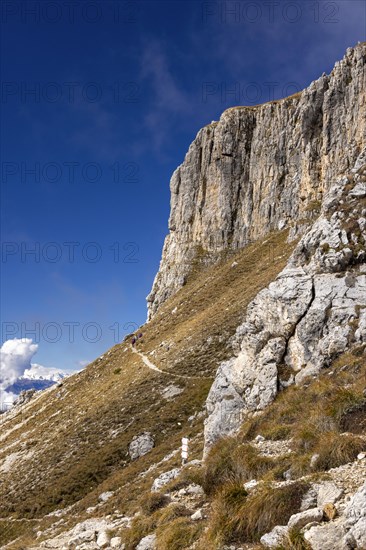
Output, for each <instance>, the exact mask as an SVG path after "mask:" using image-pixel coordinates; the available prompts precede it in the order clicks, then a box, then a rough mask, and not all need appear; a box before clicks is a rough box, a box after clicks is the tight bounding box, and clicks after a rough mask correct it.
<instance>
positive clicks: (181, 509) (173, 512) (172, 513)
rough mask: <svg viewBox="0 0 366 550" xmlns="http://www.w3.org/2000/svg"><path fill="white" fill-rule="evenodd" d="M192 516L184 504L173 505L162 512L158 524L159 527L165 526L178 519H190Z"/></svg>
mask: <svg viewBox="0 0 366 550" xmlns="http://www.w3.org/2000/svg"><path fill="white" fill-rule="evenodd" d="M191 514H192V512H191V511H190V510H188V508H186V507H185V506H183V505H182V504H176V503H173V504H170V505H169V506H167V507H166V508H165V509H164V510H162V512H161V513H160V515H159V519H158V522H157V523H158V525H165V524H166V523H170V522H171V521H173V520H175V519H177V518H182V517H188V516H190V515H191Z"/></svg>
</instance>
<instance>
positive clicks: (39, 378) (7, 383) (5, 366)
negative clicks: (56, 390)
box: [0, 338, 66, 410]
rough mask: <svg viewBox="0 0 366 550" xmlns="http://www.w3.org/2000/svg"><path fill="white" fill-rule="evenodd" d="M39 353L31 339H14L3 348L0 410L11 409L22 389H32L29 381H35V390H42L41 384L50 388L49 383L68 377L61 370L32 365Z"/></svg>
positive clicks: (1, 353)
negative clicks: (33, 358) (33, 359)
mask: <svg viewBox="0 0 366 550" xmlns="http://www.w3.org/2000/svg"><path fill="white" fill-rule="evenodd" d="M37 351H38V344H34V343H33V340H31V339H30V338H22V339H19V338H14V339H13V340H7V341H6V342H4V344H3V345H2V346H1V348H0V359H1V363H0V410H6V409H8V408H9V407H11V405H12V404H13V402H14V401H15V400H16V399H17V397H18V394H19V392H20V391H21V390H22V389H30V388H29V380H31V381H34V387H35V388H37V389H41V388H42V386H40V383H43V384H46V385H45V386H44V387H48V385H49V382H51V383H52V382H58V381H59V380H61V379H62V378H63V377H64V376H66V373H65V372H63V371H61V370H59V369H54V368H50V367H44V366H43V365H39V364H37V363H31V360H32V357H33V356H34V355H35V354H36V353H37ZM27 381H28V382H27ZM45 381H46V382H45ZM47 383H48V385H47ZM24 384H25V385H24ZM30 384H32V382H31V383H30Z"/></svg>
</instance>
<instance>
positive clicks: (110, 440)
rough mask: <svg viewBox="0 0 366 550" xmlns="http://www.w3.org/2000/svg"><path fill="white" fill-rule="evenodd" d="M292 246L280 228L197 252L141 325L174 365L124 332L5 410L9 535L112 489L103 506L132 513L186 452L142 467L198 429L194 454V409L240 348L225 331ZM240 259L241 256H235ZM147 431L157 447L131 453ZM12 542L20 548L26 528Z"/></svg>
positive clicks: (0, 495)
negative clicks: (166, 392) (51, 384)
mask: <svg viewBox="0 0 366 550" xmlns="http://www.w3.org/2000/svg"><path fill="white" fill-rule="evenodd" d="M292 248H293V246H291V245H288V244H286V232H282V233H276V234H273V235H270V236H269V237H268V238H267V239H266V240H264V241H261V242H258V243H255V244H253V245H250V246H249V247H247V248H246V249H244V250H241V251H240V252H238V253H236V254H231V255H230V256H229V257H226V258H224V257H223V258H222V261H221V262H220V263H219V264H218V265H216V266H213V267H208V268H207V269H202V266H201V265H199V263H198V264H197V265H196V268H195V269H194V270H193V273H192V275H191V277H190V279H189V280H188V282H187V284H186V286H185V287H183V288H182V289H181V290H180V291H179V292H178V293H177V294H176V295H175V296H173V297H172V298H171V299H169V300H168V301H167V303H166V304H164V305H163V307H162V308H161V310H159V313H158V314H157V315H156V317H155V318H154V319H153V320H152V321H151V322H150V323H149V324H148V325H145V326H144V327H143V328H142V331H143V333H144V341H143V343H141V344H140V349H141V351H143V352H144V353H149V352H150V351H152V350H155V354H154V356H150V355H149V357H150V359H151V360H152V361H153V362H154V363H155V364H156V365H157V366H158V367H159V368H160V369H162V370H164V371H166V374H159V373H156V372H153V371H151V370H149V369H147V368H146V366H144V364H143V363H142V361H141V359H140V358H139V357H138V356H137V355H136V354H133V353H132V352H131V351H130V349H129V347H128V346H127V344H126V343H121V344H118V345H116V346H115V347H113V348H112V349H111V350H110V351H109V352H108V353H106V354H105V355H104V356H103V358H101V359H97V360H96V361H94V362H93V363H91V364H90V365H89V366H88V367H87V368H86V369H85V370H84V371H83V372H81V373H79V374H78V375H75V376H73V377H70V378H69V379H67V380H66V381H65V382H64V384H63V386H62V387H61V388H51V389H50V390H47V391H46V392H44V393H43V394H41V395H40V397H38V398H36V399H34V400H33V401H31V402H30V403H29V404H28V405H27V406H25V407H23V409H22V411H19V412H18V413H17V414H16V415H15V416H14V415H12V414H10V415H7V416H6V417H1V418H0V422H1V433H0V445H1V447H0V465H1V460H2V459H3V458H5V457H6V456H9V455H11V454H12V453H20V454H19V455H13V458H14V457H15V458H16V459H17V461H16V462H14V464H13V466H12V467H11V471H10V473H6V472H2V474H1V476H2V477H1V478H0V517H1V518H9V515H11V517H12V518H17V519H18V522H17V525H18V528H16V527H14V522H12V523H11V525H10V524H9V522H8V521H7V520H6V519H4V520H0V527H1V528H2V529H0V532H2V533H3V534H2V535H1V537H0V544H4V543H6V542H8V541H9V540H13V539H14V537H15V536H17V535H21V534H22V533H23V532H24V533H25V535H24V536H25V537H26V536H28V537H29V536H30V537H31V538H32V533H33V532H34V531H37V530H38V529H39V526H41V527H42V528H44V527H45V526H47V525H48V524H50V523H52V522H54V519H52V517H48V518H45V515H46V514H47V513H49V512H51V511H53V510H56V509H61V508H64V507H66V506H69V505H74V506H73V511H72V513H71V514H69V515H68V516H67V518H66V521H65V522H64V523H63V526H62V530H64V529H65V526H66V525H73V524H74V523H76V522H77V521H80V519H82V518H83V517H85V510H86V508H87V507H89V506H94V505H95V504H96V503H97V500H98V495H99V494H100V493H101V492H103V491H106V490H114V491H116V492H115V495H114V497H113V498H112V499H111V500H110V501H108V503H107V504H106V505H105V506H104V507H103V508H102V510H101V511H100V512H99V513H100V514H101V515H102V514H103V515H104V514H106V513H108V511H113V510H115V509H116V508H118V509H119V510H120V511H121V512H122V513H131V512H132V511H134V510H135V509H136V507H137V501H138V500H139V498H140V495H141V492H142V491H144V490H147V489H148V488H149V487H150V486H151V482H152V480H153V479H154V478H155V477H156V476H157V475H158V473H159V472H160V471H165V470H168V469H170V468H171V467H174V466H176V465H178V464H179V460H180V459H179V453H177V454H176V455H175V456H174V457H172V458H171V459H170V460H169V461H166V462H164V464H163V465H161V466H157V467H156V468H155V469H154V470H153V471H152V472H150V473H148V474H147V475H145V476H141V475H139V474H141V472H144V471H145V470H147V469H148V468H149V467H150V466H151V465H153V464H156V463H158V462H159V461H161V460H162V458H163V457H164V456H165V455H167V454H169V453H170V452H171V451H173V450H175V449H179V446H180V439H181V437H182V436H183V435H188V436H189V437H190V438H192V442H193V443H192V447H191V450H192V454H191V458H195V457H200V455H201V451H202V444H203V440H202V429H203V426H202V418H201V419H199V420H196V421H193V422H190V423H189V422H188V421H187V419H188V417H189V416H190V415H192V414H193V413H195V412H197V411H200V410H201V409H202V407H203V406H204V403H205V399H206V396H207V393H208V390H209V388H210V386H211V383H212V380H213V377H214V374H215V371H216V368H217V366H218V364H219V362H220V361H221V360H223V359H225V358H227V357H228V356H229V355H231V351H230V349H229V348H228V345H227V341H228V338H229V337H230V336H231V335H232V334H233V333H234V332H235V329H236V327H237V325H238V324H239V323H240V321H241V320H242V317H243V315H244V313H245V308H246V306H247V304H248V302H249V301H250V300H251V299H252V298H253V297H254V296H255V295H256V293H257V292H258V290H259V289H261V288H263V287H265V286H266V285H267V284H268V283H269V282H270V281H271V280H273V279H274V277H275V276H276V275H277V273H278V272H279V271H280V270H281V269H282V268H283V267H284V265H285V264H286V261H287V258H288V256H289V254H290V252H291V250H292ZM234 260H235V261H236V262H237V265H236V266H235V267H231V265H232V262H233V261H234ZM202 262H203V263H204V258H202ZM175 308H176V311H175V313H174V314H172V313H171V312H172V311H173V310H175ZM173 374H179V375H182V376H191V377H196V378H190V379H184V378H177V377H174V376H172V375H173ZM170 384H174V385H176V386H180V387H181V388H183V389H184V391H183V392H182V393H181V394H180V395H179V396H177V397H175V398H174V399H173V400H170V401H168V400H166V399H164V398H163V397H162V395H161V392H162V390H163V389H164V388H165V387H167V386H168V385H170ZM146 430H148V431H151V432H152V433H153V434H154V436H155V440H156V445H155V448H154V449H153V451H152V452H151V453H149V454H148V455H146V456H144V457H142V458H140V459H139V460H137V461H135V462H132V463H131V462H130V460H129V457H128V453H127V450H128V444H129V442H130V441H131V439H132V437H133V436H134V435H136V434H139V433H141V432H143V431H146ZM24 518H26V519H27V521H24ZM35 519H36V520H37V521H34V520H35ZM30 520H31V521H30ZM60 529H61V528H60ZM31 538H30V540H31ZM24 540H25V539H24ZM28 544H29V542H28V543H27V545H28ZM13 548H22V543H21V539H20V540H19V541H18V542H17V543H15V544H14V546H13Z"/></svg>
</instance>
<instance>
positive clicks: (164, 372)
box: [130, 345, 213, 380]
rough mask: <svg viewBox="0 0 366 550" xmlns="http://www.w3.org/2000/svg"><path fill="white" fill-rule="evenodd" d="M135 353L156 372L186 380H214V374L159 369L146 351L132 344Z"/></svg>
mask: <svg viewBox="0 0 366 550" xmlns="http://www.w3.org/2000/svg"><path fill="white" fill-rule="evenodd" d="M130 347H131V349H132V351H133V353H136V354H137V355H139V356H140V357H141V359H142V361H143V363H144V364H145V365H146V366H147V368H149V369H151V370H153V371H155V372H158V373H160V374H165V375H168V376H173V377H174V378H184V379H186V380H202V378H207V379H208V380H213V376H185V375H184V374H176V373H174V372H168V371H166V370H161V369H159V367H157V366H156V365H154V363H152V362H151V361H150V359H149V358H148V357H146V355H145V354H144V353H142V352H141V351H138V350H137V349H136V348H135V347H134V346H132V345H131V346H130Z"/></svg>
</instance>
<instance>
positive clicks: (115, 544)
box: [110, 537, 125, 550]
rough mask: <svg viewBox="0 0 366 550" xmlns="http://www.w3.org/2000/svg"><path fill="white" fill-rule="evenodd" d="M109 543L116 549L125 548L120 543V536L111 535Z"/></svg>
mask: <svg viewBox="0 0 366 550" xmlns="http://www.w3.org/2000/svg"><path fill="white" fill-rule="evenodd" d="M110 544H111V548H117V549H118V550H124V549H125V544H122V539H121V537H112V538H111V542H110Z"/></svg>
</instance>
